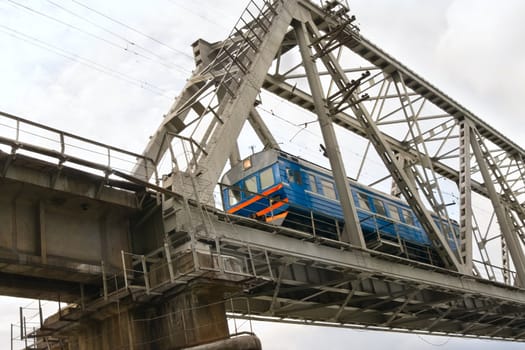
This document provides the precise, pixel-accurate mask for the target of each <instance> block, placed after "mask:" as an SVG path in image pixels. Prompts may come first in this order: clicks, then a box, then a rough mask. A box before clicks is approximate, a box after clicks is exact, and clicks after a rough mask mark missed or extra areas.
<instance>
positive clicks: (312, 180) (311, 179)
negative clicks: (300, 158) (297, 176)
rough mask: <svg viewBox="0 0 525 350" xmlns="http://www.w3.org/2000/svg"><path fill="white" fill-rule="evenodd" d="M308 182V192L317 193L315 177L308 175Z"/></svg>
mask: <svg viewBox="0 0 525 350" xmlns="http://www.w3.org/2000/svg"><path fill="white" fill-rule="evenodd" d="M308 182H309V183H310V191H312V192H316V193H317V192H319V191H318V190H317V183H316V182H315V176H313V175H312V174H308Z"/></svg>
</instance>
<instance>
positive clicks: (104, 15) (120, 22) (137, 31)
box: [71, 0, 193, 60]
mask: <svg viewBox="0 0 525 350" xmlns="http://www.w3.org/2000/svg"><path fill="white" fill-rule="evenodd" d="M71 1H73V2H74V3H75V4H77V5H79V6H81V7H83V8H85V9H87V10H88V11H91V12H93V13H96V14H97V15H99V16H101V17H104V18H106V19H107V20H109V21H111V22H113V23H116V24H118V25H121V26H123V27H125V28H127V29H129V30H131V31H133V32H135V33H137V34H139V35H142V36H143V37H145V38H148V39H149V40H151V41H153V42H155V43H157V44H159V45H161V46H163V47H165V48H167V49H170V50H172V51H174V52H177V53H179V54H181V55H184V56H186V57H188V58H190V59H191V60H193V57H192V56H191V55H190V54H188V53H186V52H184V51H182V50H179V49H176V48H174V47H172V46H170V45H168V44H166V43H164V42H162V41H160V40H158V39H156V38H154V37H152V36H151V35H149V34H147V33H144V32H142V31H140V30H138V29H136V28H134V27H132V26H130V25H129V24H126V23H124V22H122V21H120V20H118V19H115V18H113V17H111V16H109V15H107V14H105V13H103V12H101V11H99V10H96V9H95V8H93V7H91V6H88V5H86V4H84V3H82V2H80V1H77V0H71Z"/></svg>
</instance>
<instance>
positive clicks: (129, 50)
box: [4, 0, 189, 73]
mask: <svg viewBox="0 0 525 350" xmlns="http://www.w3.org/2000/svg"><path fill="white" fill-rule="evenodd" d="M4 2H8V3H9V4H10V5H12V6H15V7H18V8H20V9H23V10H25V11H27V12H30V13H32V14H34V15H38V16H41V17H44V18H46V19H48V20H51V21H54V22H56V23H59V24H61V25H63V26H66V27H68V28H71V29H74V30H76V31H78V32H80V33H82V34H84V35H87V36H89V37H91V38H93V39H96V40H98V41H101V42H103V43H105V44H107V45H110V46H112V47H116V48H117V49H119V50H122V51H124V52H127V53H129V54H132V55H134V56H138V57H141V58H143V59H146V60H149V61H152V62H155V63H158V64H160V65H162V66H164V67H165V68H167V69H170V70H171V69H177V70H179V71H181V70H183V68H181V67H178V68H176V67H175V66H173V65H170V64H168V63H166V62H165V61H164V60H163V58H162V57H161V56H158V55H156V54H155V53H149V55H150V56H148V55H145V54H143V53H141V52H138V51H136V50H133V49H132V48H130V47H129V46H121V45H120V44H118V43H115V42H113V41H111V40H108V39H106V38H104V37H102V36H100V35H97V34H94V33H91V32H89V31H87V30H84V29H82V28H80V27H77V26H75V25H73V24H71V23H68V22H65V21H63V20H61V19H59V18H56V17H53V16H51V15H48V14H46V13H44V12H42V11H39V10H36V9H34V8H32V7H30V6H27V5H24V4H21V3H19V2H17V1H14V0H4ZM49 2H51V3H53V2H52V1H49ZM56 6H60V5H58V4H56ZM124 40H125V39H124ZM126 42H128V41H126ZM137 47H138V46H137ZM159 58H160V60H159ZM184 72H185V73H187V72H189V71H188V70H184Z"/></svg>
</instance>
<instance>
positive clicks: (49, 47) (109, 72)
mask: <svg viewBox="0 0 525 350" xmlns="http://www.w3.org/2000/svg"><path fill="white" fill-rule="evenodd" d="M0 32H3V33H4V34H7V35H9V36H11V37H13V38H16V39H18V40H21V41H24V42H26V43H29V44H31V45H33V46H37V47H40V48H42V49H44V50H47V51H50V52H53V53H55V54H58V55H60V56H62V57H65V58H67V59H69V60H71V61H74V62H77V63H80V64H83V65H85V66H88V67H90V68H91V69H94V70H96V71H98V72H101V73H104V74H106V75H109V76H112V77H113V78H116V79H119V80H122V81H126V82H127V83H129V84H132V85H135V86H138V87H140V88H142V89H144V90H147V91H150V92H152V93H154V94H156V95H159V96H163V97H166V98H169V99H170V100H171V98H170V97H169V96H168V95H166V93H167V92H168V91H167V90H164V89H162V88H160V87H157V86H155V85H153V84H150V83H148V82H147V81H142V80H139V79H136V78H133V77H131V76H129V75H127V74H124V73H121V72H119V71H117V70H115V69H112V68H110V67H107V66H104V65H102V64H99V63H97V62H95V61H92V60H90V59H87V58H84V57H82V56H79V55H77V54H75V53H72V52H69V51H66V50H64V49H61V48H59V47H57V46H54V45H52V44H49V43H46V42H45V41H43V40H40V39H38V38H35V37H32V36H30V35H27V34H24V33H22V32H20V31H18V30H16V29H13V28H10V27H7V26H5V25H3V24H0Z"/></svg>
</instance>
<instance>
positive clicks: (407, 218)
mask: <svg viewBox="0 0 525 350" xmlns="http://www.w3.org/2000/svg"><path fill="white" fill-rule="evenodd" d="M401 212H402V213H403V219H404V220H405V224H408V225H412V226H414V217H413V216H412V212H411V211H410V210H407V209H401Z"/></svg>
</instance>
